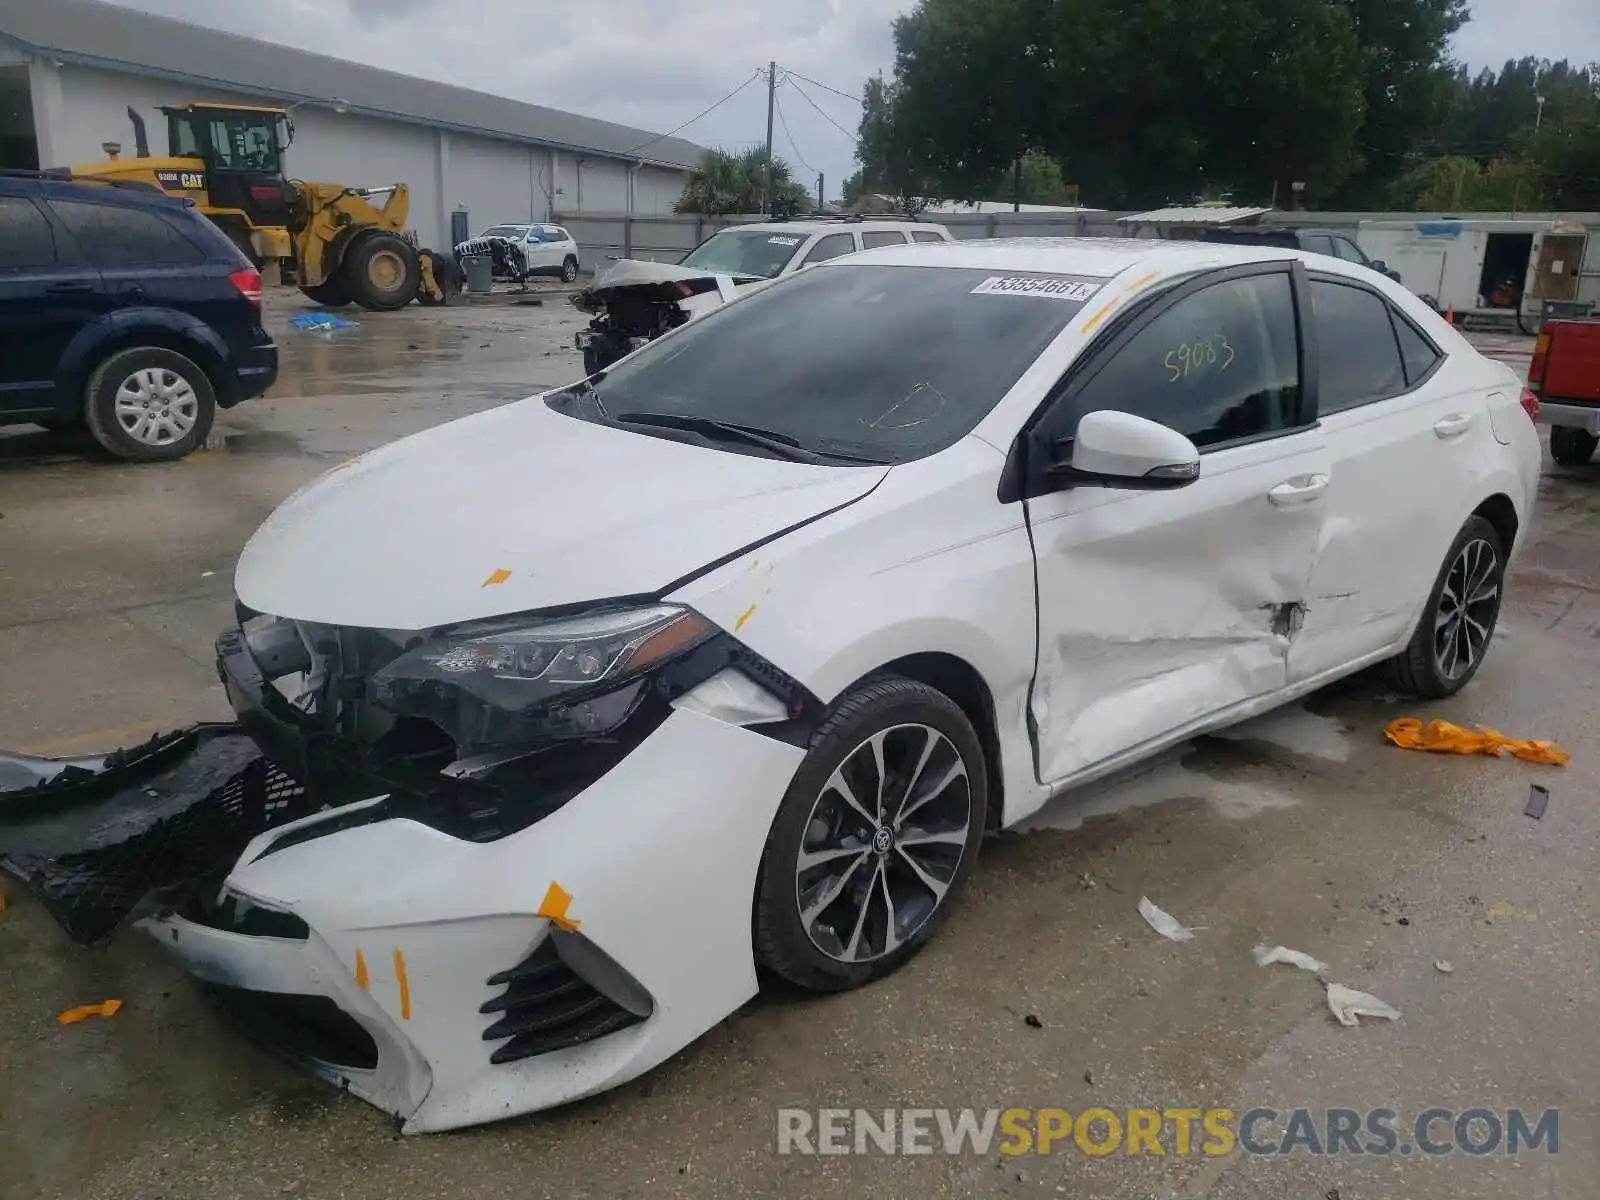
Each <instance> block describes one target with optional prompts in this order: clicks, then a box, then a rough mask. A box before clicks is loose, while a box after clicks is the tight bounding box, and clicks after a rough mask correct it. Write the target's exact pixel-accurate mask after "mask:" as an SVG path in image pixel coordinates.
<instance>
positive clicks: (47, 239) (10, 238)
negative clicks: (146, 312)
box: [0, 180, 109, 415]
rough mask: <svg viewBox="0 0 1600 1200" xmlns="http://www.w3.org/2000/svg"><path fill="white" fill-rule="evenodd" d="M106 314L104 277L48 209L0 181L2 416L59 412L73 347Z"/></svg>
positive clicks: (0, 396) (0, 408) (0, 403)
mask: <svg viewBox="0 0 1600 1200" xmlns="http://www.w3.org/2000/svg"><path fill="white" fill-rule="evenodd" d="M108 308H109V302H108V300H107V298H106V294H105V289H104V287H103V285H102V283H101V280H100V274H99V272H97V271H95V270H94V269H93V268H92V267H90V266H88V265H87V264H85V263H84V261H83V259H82V256H81V255H80V254H79V253H78V250H77V247H76V246H75V245H74V244H73V242H72V239H71V238H70V237H68V236H67V235H66V234H65V232H64V231H63V230H62V229H61V228H60V227H59V226H58V225H57V224H56V223H55V222H53V221H52V220H51V219H50V216H49V212H48V210H47V209H45V208H43V207H41V206H40V205H39V204H38V203H37V202H35V200H34V199H33V198H32V197H31V196H29V195H27V194H26V193H25V192H24V191H23V189H21V188H20V187H17V186H15V185H8V184H7V183H6V182H5V181H3V180H0V347H3V350H0V412H4V413H8V414H13V415H14V414H17V413H25V412H39V413H41V414H42V413H44V412H46V411H48V410H50V409H52V408H54V407H55V406H56V402H57V400H58V399H63V398H59V397H57V396H56V394H55V386H56V372H57V368H58V367H59V365H60V363H61V360H62V356H63V355H64V354H65V352H66V349H67V346H68V344H69V343H70V342H71V341H72V339H73V338H74V337H75V336H77V334H78V332H79V331H80V330H82V329H83V328H84V327H85V326H87V325H89V324H90V323H91V322H93V321H95V320H96V319H98V318H100V317H102V316H104V315H105V313H106V311H107V309H108Z"/></svg>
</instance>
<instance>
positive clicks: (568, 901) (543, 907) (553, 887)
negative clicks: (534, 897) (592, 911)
mask: <svg viewBox="0 0 1600 1200" xmlns="http://www.w3.org/2000/svg"><path fill="white" fill-rule="evenodd" d="M571 905H572V893H571V892H569V891H567V890H566V889H565V888H564V887H562V886H561V885H560V884H559V883H556V882H554V881H553V880H552V881H551V883H550V890H549V891H547V892H545V894H544V900H543V901H542V902H541V903H540V904H539V915H540V916H541V917H543V918H544V919H545V920H547V921H549V922H550V924H552V925H554V926H555V927H556V928H557V929H561V930H565V931H566V932H567V933H576V932H577V931H578V924H579V923H578V922H577V921H575V920H573V919H572V918H571V917H569V916H567V909H568V908H569V907H570V906H571Z"/></svg>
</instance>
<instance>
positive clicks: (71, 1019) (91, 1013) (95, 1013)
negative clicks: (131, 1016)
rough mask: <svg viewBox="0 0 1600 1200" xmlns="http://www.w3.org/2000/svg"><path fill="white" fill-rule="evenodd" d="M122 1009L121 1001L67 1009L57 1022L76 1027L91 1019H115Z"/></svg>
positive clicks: (109, 1001) (108, 1001)
mask: <svg viewBox="0 0 1600 1200" xmlns="http://www.w3.org/2000/svg"><path fill="white" fill-rule="evenodd" d="M121 1007H122V1001H121V1000H104V1001H102V1002H101V1003H99V1004H83V1005H80V1006H79V1007H77V1008H69V1009H67V1011H66V1012H64V1013H62V1014H61V1015H60V1016H58V1017H57V1018H56V1020H57V1021H60V1022H61V1024H63V1025H76V1024H77V1023H78V1022H79V1021H87V1020H88V1019H89V1018H90V1017H114V1016H116V1015H117V1010H118V1009H120V1008H121Z"/></svg>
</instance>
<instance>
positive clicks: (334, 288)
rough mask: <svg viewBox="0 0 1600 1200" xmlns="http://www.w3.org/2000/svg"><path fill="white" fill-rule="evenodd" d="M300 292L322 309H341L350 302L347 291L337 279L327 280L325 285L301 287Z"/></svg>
mask: <svg viewBox="0 0 1600 1200" xmlns="http://www.w3.org/2000/svg"><path fill="white" fill-rule="evenodd" d="M300 290H301V291H302V292H303V293H305V294H306V295H307V296H309V297H310V298H311V301H312V303H313V304H317V305H320V306H321V307H323V308H343V307H344V306H345V305H346V304H349V303H350V302H351V301H350V291H349V289H348V288H346V287H345V285H344V282H343V281H342V280H340V279H338V278H337V277H335V278H333V279H329V280H328V281H327V282H326V283H319V284H317V285H316V286H315V287H302V288H301V289H300Z"/></svg>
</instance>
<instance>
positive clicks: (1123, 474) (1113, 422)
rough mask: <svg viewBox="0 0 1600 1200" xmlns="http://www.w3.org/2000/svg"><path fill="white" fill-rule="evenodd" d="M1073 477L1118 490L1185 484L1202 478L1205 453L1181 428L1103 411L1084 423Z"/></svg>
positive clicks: (1074, 449) (1075, 443)
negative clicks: (1185, 435) (1201, 466)
mask: <svg viewBox="0 0 1600 1200" xmlns="http://www.w3.org/2000/svg"><path fill="white" fill-rule="evenodd" d="M1069 476H1070V479H1071V481H1072V482H1075V483H1097V484H1102V485H1104V486H1106V487H1116V488H1139V489H1150V490H1155V489H1160V488H1179V487H1185V486H1187V485H1188V484H1191V483H1193V482H1194V481H1195V480H1196V479H1199V478H1200V451H1199V450H1197V449H1195V445H1194V443H1193V442H1191V441H1190V440H1189V439H1188V438H1186V437H1184V436H1183V434H1181V433H1179V432H1178V431H1177V430H1175V429H1168V428H1167V427H1166V426H1165V425H1158V424H1156V423H1155V422H1154V421H1149V420H1146V419H1145V418H1144V417H1136V416H1134V415H1133V414H1132V413H1125V412H1115V411H1112V410H1110V409H1102V410H1100V411H1098V412H1091V413H1086V414H1085V415H1084V417H1083V418H1082V419H1081V420H1080V421H1079V422H1078V431H1077V434H1076V436H1075V437H1074V438H1073V445H1072V462H1071V466H1070V467H1069Z"/></svg>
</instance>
